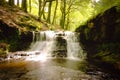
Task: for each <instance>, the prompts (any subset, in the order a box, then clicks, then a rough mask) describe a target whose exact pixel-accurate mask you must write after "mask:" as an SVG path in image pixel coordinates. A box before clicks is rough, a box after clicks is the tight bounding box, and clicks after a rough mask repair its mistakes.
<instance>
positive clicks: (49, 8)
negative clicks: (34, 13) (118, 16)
mask: <svg viewBox="0 0 120 80" xmlns="http://www.w3.org/2000/svg"><path fill="white" fill-rule="evenodd" d="M51 7H52V1H49V7H48V16H47V22H48V23H51V21H50V19H51Z"/></svg>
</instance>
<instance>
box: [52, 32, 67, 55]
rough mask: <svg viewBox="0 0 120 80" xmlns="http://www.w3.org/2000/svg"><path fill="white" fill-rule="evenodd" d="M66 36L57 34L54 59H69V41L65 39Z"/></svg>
mask: <svg viewBox="0 0 120 80" xmlns="http://www.w3.org/2000/svg"><path fill="white" fill-rule="evenodd" d="M64 36H65V35H64V33H58V34H56V37H55V48H54V50H53V53H52V56H53V57H67V41H66V39H64Z"/></svg>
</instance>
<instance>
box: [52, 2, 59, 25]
mask: <svg viewBox="0 0 120 80" xmlns="http://www.w3.org/2000/svg"><path fill="white" fill-rule="evenodd" d="M57 7H58V0H56V5H55V11H54V16H53V21H52V24H55V19H56V14H57Z"/></svg>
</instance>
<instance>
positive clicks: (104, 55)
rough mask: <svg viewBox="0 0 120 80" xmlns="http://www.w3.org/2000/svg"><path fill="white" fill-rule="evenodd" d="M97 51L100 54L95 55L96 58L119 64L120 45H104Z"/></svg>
mask: <svg viewBox="0 0 120 80" xmlns="http://www.w3.org/2000/svg"><path fill="white" fill-rule="evenodd" d="M97 49H98V53H97V54H96V55H94V57H95V58H98V59H101V60H102V61H105V62H110V63H117V62H119V61H120V58H119V57H120V54H119V53H120V43H109V44H102V45H99V46H98V48H97Z"/></svg>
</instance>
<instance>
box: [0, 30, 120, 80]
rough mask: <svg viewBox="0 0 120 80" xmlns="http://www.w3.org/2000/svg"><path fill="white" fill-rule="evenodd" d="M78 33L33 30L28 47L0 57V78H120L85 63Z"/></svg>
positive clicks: (17, 79) (37, 79)
mask: <svg viewBox="0 0 120 80" xmlns="http://www.w3.org/2000/svg"><path fill="white" fill-rule="evenodd" d="M78 36H79V33H75V32H70V31H40V32H33V42H32V43H31V46H30V47H29V49H28V50H26V51H16V52H10V53H9V55H7V56H4V57H2V58H0V80H120V77H119V75H116V74H114V73H113V74H112V73H109V72H111V71H107V72H106V71H104V70H103V69H101V68H99V67H98V66H96V65H93V64H91V63H89V62H87V60H86V56H87V53H86V51H84V50H83V48H82V45H81V43H79V37H78Z"/></svg>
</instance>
